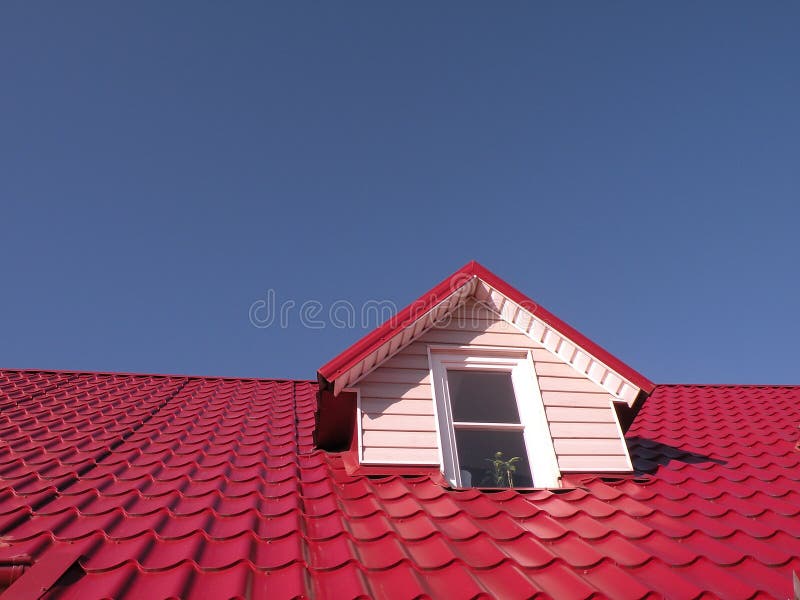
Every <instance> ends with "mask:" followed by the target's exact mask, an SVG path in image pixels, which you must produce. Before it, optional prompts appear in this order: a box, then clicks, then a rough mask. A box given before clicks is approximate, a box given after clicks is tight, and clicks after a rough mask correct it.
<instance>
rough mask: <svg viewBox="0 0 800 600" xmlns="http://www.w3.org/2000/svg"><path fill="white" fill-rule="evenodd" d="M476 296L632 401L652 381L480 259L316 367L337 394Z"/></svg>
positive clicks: (649, 387) (325, 385)
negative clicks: (490, 268)
mask: <svg viewBox="0 0 800 600" xmlns="http://www.w3.org/2000/svg"><path fill="white" fill-rule="evenodd" d="M469 298H475V299H476V300H478V301H480V302H482V303H484V304H486V305H487V306H488V307H490V308H491V309H493V310H494V311H495V312H496V313H497V314H499V315H500V316H501V317H502V318H503V320H504V321H506V322H507V323H509V324H512V325H513V326H514V327H516V328H517V329H518V330H519V331H521V332H523V333H524V334H526V335H528V336H530V337H531V338H532V339H534V340H535V341H537V342H539V343H541V344H542V345H543V346H544V347H546V348H548V349H550V350H551V351H553V352H555V353H557V354H558V355H559V356H561V357H562V358H563V359H564V360H565V361H566V362H567V363H569V364H571V365H573V366H574V367H575V368H576V369H577V370H579V371H581V372H583V373H585V374H586V376H587V377H588V378H589V379H591V380H592V381H595V382H596V383H598V384H599V385H600V386H602V387H603V388H604V389H606V390H607V391H608V392H609V393H611V394H612V395H613V396H615V397H616V398H617V399H619V400H622V401H624V402H626V403H627V404H628V406H631V405H632V404H633V403H634V402H635V401H636V399H637V398H638V396H639V394H640V393H642V392H643V393H650V392H651V391H652V390H653V387H654V386H653V383H652V382H651V381H649V380H648V379H647V378H645V377H644V376H643V375H641V374H640V373H638V372H636V371H635V370H633V369H631V368H630V367H628V366H627V365H625V364H624V363H622V362H621V361H620V360H619V359H617V358H615V357H614V356H612V355H611V354H610V353H608V352H607V351H605V350H604V349H603V348H601V347H600V346H598V345H597V344H595V343H594V342H592V341H591V340H589V339H588V338H586V337H585V336H583V335H582V334H580V333H579V332H578V331H577V330H575V329H574V328H572V327H570V326H569V325H568V324H566V323H565V322H563V321H561V320H560V319H558V318H557V317H555V316H554V315H552V314H551V313H550V312H549V311H547V310H545V309H544V308H543V307H541V306H540V305H538V304H536V303H535V302H533V301H532V300H531V299H530V298H528V297H526V296H525V295H524V294H522V293H521V292H519V291H518V290H516V289H514V288H513V287H511V286H510V285H508V284H507V283H506V282H504V281H502V280H501V279H499V278H498V277H497V276H495V275H494V274H493V273H491V272H490V271H488V270H487V269H485V268H484V267H482V266H481V265H479V264H478V263H476V262H474V261H473V262H471V263H468V264H467V265H465V266H464V267H462V268H461V269H459V270H458V271H456V272H455V273H454V274H453V275H451V276H450V277H449V278H448V279H446V280H444V281H443V282H441V283H440V284H439V285H437V286H436V287H434V288H433V289H432V290H431V291H430V292H428V293H427V294H425V295H423V296H422V297H420V298H419V299H418V300H417V301H415V302H413V303H412V304H411V305H409V306H408V307H406V308H405V309H404V310H402V311H401V312H400V313H398V314H397V315H396V316H395V317H393V318H392V319H389V321H387V322H386V323H384V324H383V325H382V326H381V327H379V328H378V329H376V330H375V331H373V332H372V333H370V334H369V335H367V336H365V337H364V338H363V339H361V340H360V341H358V342H356V343H355V344H353V346H351V347H350V348H348V349H347V350H345V351H344V352H342V353H341V354H340V355H339V356H337V357H336V358H334V359H333V360H331V361H330V362H328V363H327V364H325V365H324V366H323V367H321V368H320V369H319V371H318V377H319V380H320V383H321V385H322V388H323V389H331V390H332V391H333V394H334V395H335V396H336V395H339V393H340V392H341V391H342V390H344V389H345V388H346V387H352V386H353V385H355V384H356V383H357V382H358V381H359V380H361V379H362V378H363V377H364V376H365V375H366V374H368V373H369V372H370V371H372V370H373V369H374V368H376V367H377V366H378V365H381V364H382V363H383V362H384V361H385V360H387V359H388V358H390V357H392V356H394V355H395V354H397V353H398V352H399V351H400V350H401V349H402V348H405V347H406V346H408V345H409V344H411V343H413V342H414V341H415V340H417V339H419V337H420V336H421V335H423V334H424V333H425V332H426V331H428V329H430V328H432V327H434V326H435V325H436V324H437V323H439V322H441V321H442V320H443V319H446V318H448V316H449V315H450V314H451V313H452V312H453V311H455V310H457V309H458V308H459V307H460V306H461V305H462V304H463V303H464V302H465V301H466V300H467V299H469Z"/></svg>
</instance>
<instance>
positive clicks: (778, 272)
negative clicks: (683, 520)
mask: <svg viewBox="0 0 800 600" xmlns="http://www.w3.org/2000/svg"><path fill="white" fill-rule="evenodd" d="M798 31H800V8H799V7H798V4H796V3H790V2H771V3H767V4H753V3H745V4H737V3H732V2H703V3H695V2H692V3H688V2H680V3H665V4H664V3H662V4H658V5H656V4H654V3H641V2H615V3H596V2H587V3H569V4H568V5H567V6H563V5H560V4H556V3H539V2H537V3H528V2H526V3H503V4H500V5H498V4H487V3H475V4H467V3H461V2H459V3H452V4H449V5H445V4H438V5H436V6H429V5H428V4H427V3H411V4H409V3H395V4H393V5H389V4H385V3H380V5H378V4H376V3H368V2H360V3H314V4H310V3H295V2H291V3H282V4H278V3H275V4H273V5H270V6H267V5H266V4H265V3H257V2H252V3H245V2H241V3H234V4H221V3H215V4H212V3H201V2H184V3H179V2H151V3H146V4H145V3H101V2H95V3H91V4H87V3H82V4H81V3H70V4H69V6H68V5H67V4H65V3H49V4H47V3H28V2H17V3H4V4H3V5H2V7H0V82H2V93H0V115H1V116H0V209H1V212H0V223H1V224H2V226H1V228H0V256H2V279H0V281H1V282H2V283H0V366H2V367H19V368H48V369H86V370H112V371H113V370H121V371H137V372H159V373H192V374H203V375H236V376H259V377H298V378H310V377H314V373H315V370H316V368H317V367H318V366H320V365H321V364H322V363H324V362H325V361H327V360H328V359H329V358H331V357H332V356H333V355H335V354H337V353H338V352H339V351H340V350H342V349H344V348H345V347H346V346H347V345H348V344H350V343H351V342H353V341H354V340H355V339H357V338H358V337H360V336H361V335H362V334H363V333H364V332H365V331H364V330H362V329H354V330H343V329H339V328H335V327H326V328H323V329H307V328H304V327H303V326H302V325H301V324H300V323H299V322H298V320H297V319H290V322H289V326H288V327H286V328H281V327H277V326H273V327H269V328H263V329H259V328H255V327H253V326H252V325H251V324H250V321H249V319H248V308H249V307H250V305H251V303H253V302H254V301H256V300H258V299H259V298H264V297H265V295H266V293H267V290H269V289H273V290H275V293H276V298H277V301H278V302H282V301H286V300H294V301H296V302H297V303H298V304H300V303H302V302H303V301H306V300H317V301H319V302H320V303H321V304H322V305H323V307H326V309H327V308H328V307H330V306H331V305H332V303H334V302H335V301H336V300H347V301H349V302H352V303H353V304H354V305H356V306H358V305H360V303H363V302H364V301H366V300H369V299H377V300H383V299H386V300H391V301H393V302H395V303H397V304H398V305H404V304H406V303H408V302H410V301H412V300H413V299H414V298H416V297H417V296H418V295H419V294H421V293H422V292H424V291H426V290H427V289H428V288H430V287H431V286H432V285H434V284H435V283H437V282H438V281H440V280H441V279H443V278H444V277H445V276H446V275H448V274H449V273H450V272H452V271H453V270H455V269H456V268H458V267H460V266H461V265H462V264H463V263H465V262H467V261H468V260H470V259H476V260H478V261H480V262H482V263H483V264H485V265H486V266H487V267H489V268H490V269H492V270H494V271H495V272H496V273H498V274H499V275H500V276H501V277H504V278H506V279H507V280H508V281H509V282H511V283H512V284H513V285H515V286H516V287H518V288H520V289H521V290H522V291H524V292H526V293H528V294H529V295H530V296H531V297H533V298H534V299H535V300H537V301H538V302H540V303H541V304H542V305H544V306H545V307H547V308H548V309H550V310H551V311H552V312H554V313H556V314H557V315H559V316H560V317H561V318H563V319H564V320H566V321H567V322H569V323H571V324H572V325H574V326H575V327H577V328H578V329H579V330H581V331H582V332H583V333H584V334H586V335H588V336H589V337H591V338H592V339H594V340H595V341H597V342H598V343H600V344H601V345H603V346H605V347H606V348H607V349H608V350H610V351H611V352H613V353H614V354H616V355H617V356H618V357H620V358H621V359H622V360H624V361H626V362H628V363H629V364H630V365H631V366H633V367H634V368H636V369H638V370H640V371H641V372H643V373H644V374H645V375H647V376H649V377H650V378H651V379H653V380H655V381H657V382H708V383H716V382H743V383H800V376H798V373H800V371H799V369H798V358H799V356H798V354H800V353H798V350H797V348H798V346H797V340H798V338H800V318H798V314H797V313H798V293H799V292H800V277H798V258H800V244H799V243H798V239H797V231H798V220H799V219H800V208H799V207H798V201H799V200H800V164H798V163H799V162H800V112H799V111H800V35H798Z"/></svg>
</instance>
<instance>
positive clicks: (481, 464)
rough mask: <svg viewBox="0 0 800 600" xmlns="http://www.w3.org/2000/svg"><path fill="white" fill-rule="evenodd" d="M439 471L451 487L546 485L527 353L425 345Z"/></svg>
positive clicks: (545, 440) (547, 457) (548, 446)
mask: <svg viewBox="0 0 800 600" xmlns="http://www.w3.org/2000/svg"><path fill="white" fill-rule="evenodd" d="M429 353H430V364H431V372H432V374H433V394H434V397H435V400H436V409H437V416H438V425H439V436H440V438H441V441H442V446H441V447H442V462H443V464H444V472H445V477H447V479H448V480H449V481H450V482H451V484H452V485H454V486H456V487H534V486H538V487H553V486H556V485H558V477H559V473H558V464H557V461H556V456H555V453H554V452H553V444H552V441H551V440H550V432H549V430H548V427H547V418H546V415H545V411H544V406H543V405H542V398H541V393H540V392H539V388H538V385H537V384H536V375H535V372H534V368H533V361H532V359H531V357H530V353H529V352H527V351H523V350H519V349H513V348H479V347H465V348H458V349H456V348H452V347H446V346H445V347H442V346H432V347H430V349H429Z"/></svg>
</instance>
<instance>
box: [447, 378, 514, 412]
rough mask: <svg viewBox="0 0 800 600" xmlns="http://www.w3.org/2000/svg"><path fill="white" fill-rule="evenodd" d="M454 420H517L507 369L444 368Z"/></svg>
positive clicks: (512, 390)
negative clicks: (455, 369)
mask: <svg viewBox="0 0 800 600" xmlns="http://www.w3.org/2000/svg"><path fill="white" fill-rule="evenodd" d="M447 385H448V389H449V391H450V406H451V410H452V411H453V420H454V421H464V422H470V423H519V411H518V410H517V400H516V397H515V396H514V386H513V384H512V383H511V373H510V372H508V371H447Z"/></svg>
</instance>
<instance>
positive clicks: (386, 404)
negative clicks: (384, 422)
mask: <svg viewBox="0 0 800 600" xmlns="http://www.w3.org/2000/svg"><path fill="white" fill-rule="evenodd" d="M361 410H362V411H364V412H365V413H372V414H391V415H430V416H433V400H430V399H424V400H418V399H414V398H411V399H406V400H400V399H393V398H370V397H367V396H361Z"/></svg>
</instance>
